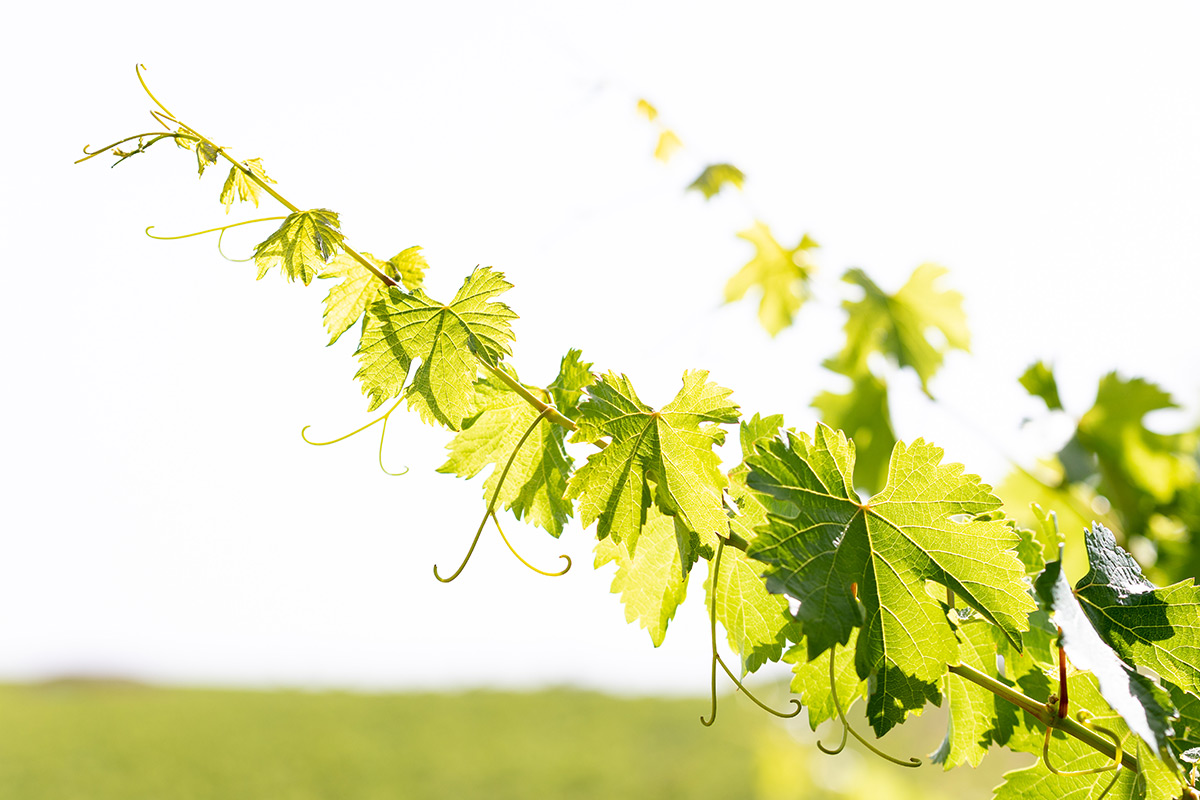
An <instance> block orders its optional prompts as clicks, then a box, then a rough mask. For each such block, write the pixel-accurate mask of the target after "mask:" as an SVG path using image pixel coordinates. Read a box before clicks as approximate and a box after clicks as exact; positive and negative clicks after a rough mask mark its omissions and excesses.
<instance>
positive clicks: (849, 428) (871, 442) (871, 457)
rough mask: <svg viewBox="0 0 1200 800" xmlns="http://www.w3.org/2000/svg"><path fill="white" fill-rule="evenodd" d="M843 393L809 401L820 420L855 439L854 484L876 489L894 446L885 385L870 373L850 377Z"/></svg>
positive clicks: (883, 476)
mask: <svg viewBox="0 0 1200 800" xmlns="http://www.w3.org/2000/svg"><path fill="white" fill-rule="evenodd" d="M853 379H854V385H853V386H851V387H850V391H849V392H848V393H846V394H833V393H832V392H822V393H821V394H819V395H817V397H816V399H815V400H813V401H812V407H813V408H815V409H817V411H819V412H821V421H822V422H824V423H825V424H826V425H828V426H829V427H831V428H836V429H837V430H840V431H844V432H845V433H846V434H847V435H849V436H850V438H851V439H853V440H854V452H855V459H854V485H855V486H856V487H858V488H861V489H865V490H866V491H868V492H877V491H879V489H880V487H882V486H883V482H884V480H886V479H887V468H888V459H889V458H891V456H892V449H893V448H894V447H895V446H896V434H895V432H894V431H893V430H892V414H891V411H890V409H889V406H888V394H887V384H886V383H884V382H883V380H881V379H880V378H877V377H875V376H874V375H872V374H871V373H870V372H860V373H858V374H857V375H855V376H853Z"/></svg>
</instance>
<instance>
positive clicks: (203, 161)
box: [175, 138, 217, 178]
mask: <svg viewBox="0 0 1200 800" xmlns="http://www.w3.org/2000/svg"><path fill="white" fill-rule="evenodd" d="M188 141H189V140H187V139H183V138H179V139H176V140H175V142H176V144H180V143H183V142H188ZM187 149H188V150H195V151H196V164H197V165H198V166H199V168H200V169H199V174H200V177H201V178H203V177H204V169H205V167H207V166H208V165H209V164H215V163H217V148H216V147H214V146H213V145H212V144H210V143H209V142H206V141H204V140H203V139H195V140H191V141H190V144H189V145H187Z"/></svg>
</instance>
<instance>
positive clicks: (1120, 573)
mask: <svg viewBox="0 0 1200 800" xmlns="http://www.w3.org/2000/svg"><path fill="white" fill-rule="evenodd" d="M1083 541H1084V546H1085V547H1086V548H1087V554H1088V562H1089V563H1090V564H1091V567H1092V568H1091V570H1090V571H1089V572H1088V574H1087V575H1085V576H1084V577H1083V579H1082V580H1080V581H1079V583H1077V584H1075V596H1076V598H1078V600H1079V604H1080V606H1082V608H1083V611H1084V613H1085V614H1087V617H1088V619H1089V620H1091V622H1092V625H1093V626H1095V628H1096V632H1097V633H1099V634H1100V638H1101V639H1103V640H1104V642H1105V644H1107V645H1108V646H1109V647H1111V648H1112V649H1113V650H1115V651H1116V653H1117V655H1119V656H1121V658H1123V659H1124V660H1125V661H1127V662H1129V663H1131V664H1137V665H1138V666H1140V667H1149V668H1150V669H1152V670H1154V671H1155V672H1157V673H1158V674H1159V675H1160V676H1162V677H1163V678H1165V679H1167V680H1169V681H1171V682H1172V683H1174V684H1175V685H1177V686H1179V687H1181V688H1183V689H1184V690H1186V691H1189V692H1192V693H1200V588H1197V587H1196V585H1195V583H1194V579H1192V578H1188V579H1187V580H1185V581H1181V582H1180V583H1177V584H1175V585H1173V586H1168V587H1166V588H1163V589H1160V588H1159V587H1157V586H1155V585H1154V584H1153V583H1151V582H1150V581H1148V580H1146V578H1145V576H1143V575H1142V568H1141V567H1140V566H1138V563H1137V562H1136V561H1134V560H1133V557H1132V556H1130V555H1129V553H1127V552H1125V551H1124V550H1123V549H1122V548H1120V547H1118V546H1117V540H1116V538H1115V537H1114V536H1113V534H1112V531H1110V530H1109V529H1108V528H1106V527H1104V526H1103V525H1101V524H1100V523H1098V522H1093V523H1092V528H1091V530H1090V531H1087V532H1086V533H1085V534H1084V537H1083Z"/></svg>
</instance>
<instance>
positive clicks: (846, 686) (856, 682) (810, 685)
mask: <svg viewBox="0 0 1200 800" xmlns="http://www.w3.org/2000/svg"><path fill="white" fill-rule="evenodd" d="M833 652H834V651H832V650H826V651H825V652H824V653H822V654H821V655H819V656H817V657H816V658H815V659H812V660H811V661H810V660H809V659H808V645H807V644H806V643H805V642H803V641H801V642H799V643H798V644H796V645H793V646H792V648H791V649H789V650H788V651H787V653H785V654H784V656H783V660H784V661H786V662H787V663H789V664H793V665H794V666H793V667H792V685H791V689H792V693H793V694H798V695H800V697H801V699H802V700H803V701H804V705H805V707H806V708H807V709H808V725H809V727H811V728H812V729H813V730H814V731H815V730H816V729H817V726H818V725H820V724H821V723H822V722H824V721H825V720H829V719H834V718H835V717H836V716H837V709H836V708H835V707H834V704H833V695H832V694H831V693H830V691H829V659H830V658H831V653H833ZM836 653H837V661H836V662H835V663H834V665H833V668H834V676H833V680H834V685H835V686H837V696H838V702H839V703H841V706H842V711H843V712H845V711H846V710H847V709H849V708H850V704H851V703H853V702H854V701H855V700H857V699H860V698H863V697H866V696H867V682H866V681H865V680H863V679H861V678H859V677H858V672H857V670H855V668H854V662H855V657H854V641H853V640H851V641H850V642H849V644H847V645H846V646H845V647H839V648H838V649H837V651H836Z"/></svg>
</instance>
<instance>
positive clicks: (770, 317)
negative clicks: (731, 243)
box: [725, 222, 817, 336]
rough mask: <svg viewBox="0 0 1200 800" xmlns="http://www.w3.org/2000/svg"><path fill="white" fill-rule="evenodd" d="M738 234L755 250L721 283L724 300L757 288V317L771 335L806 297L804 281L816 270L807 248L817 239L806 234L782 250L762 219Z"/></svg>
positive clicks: (739, 298) (797, 308) (788, 323)
mask: <svg viewBox="0 0 1200 800" xmlns="http://www.w3.org/2000/svg"><path fill="white" fill-rule="evenodd" d="M738 237H739V238H742V239H745V240H746V241H748V242H750V243H751V244H752V245H754V248H755V251H756V252H755V254H754V258H752V259H751V260H750V261H749V262H747V263H746V265H745V266H743V267H742V268H741V269H740V270H738V272H737V274H735V275H734V276H733V277H732V278H730V279H729V282H728V283H726V284H725V302H726V303H732V302H734V301H735V300H741V299H742V297H743V296H745V294H746V292H747V291H748V290H749V289H750V288H751V287H755V286H757V287H758V288H760V289H761V290H762V300H761V302H759V304H758V321H759V322H761V323H762V326H763V327H764V328H766V329H767V333H769V334H771V335H772V336H774V335H775V334H777V333H779V332H780V331H781V330H783V329H784V328H786V327H788V326H789V325H791V324H792V317H793V316H795V314H796V312H797V311H799V310H800V306H802V305H803V304H804V301H805V300H807V299H808V296H809V290H808V284H809V281H810V280H811V279H812V274H813V272H815V271H816V266H815V265H814V264H813V263H812V261H811V260H809V257H808V251H809V250H812V249H813V248H815V247H817V243H816V242H814V241H813V240H812V239H810V238H808V235H807V234H806V235H805V236H804V238H802V239H801V240H800V244H798V245H796V246H795V247H794V248H792V249H791V250H785V249H784V248H783V246H782V245H780V244H779V242H777V241H775V237H774V236H773V235H771V229H770V228H768V227H767V226H766V225H765V224H763V223H762V222H755V223H754V227H753V228H749V229H747V230H744V231H742V232H741V233H739V234H738Z"/></svg>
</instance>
